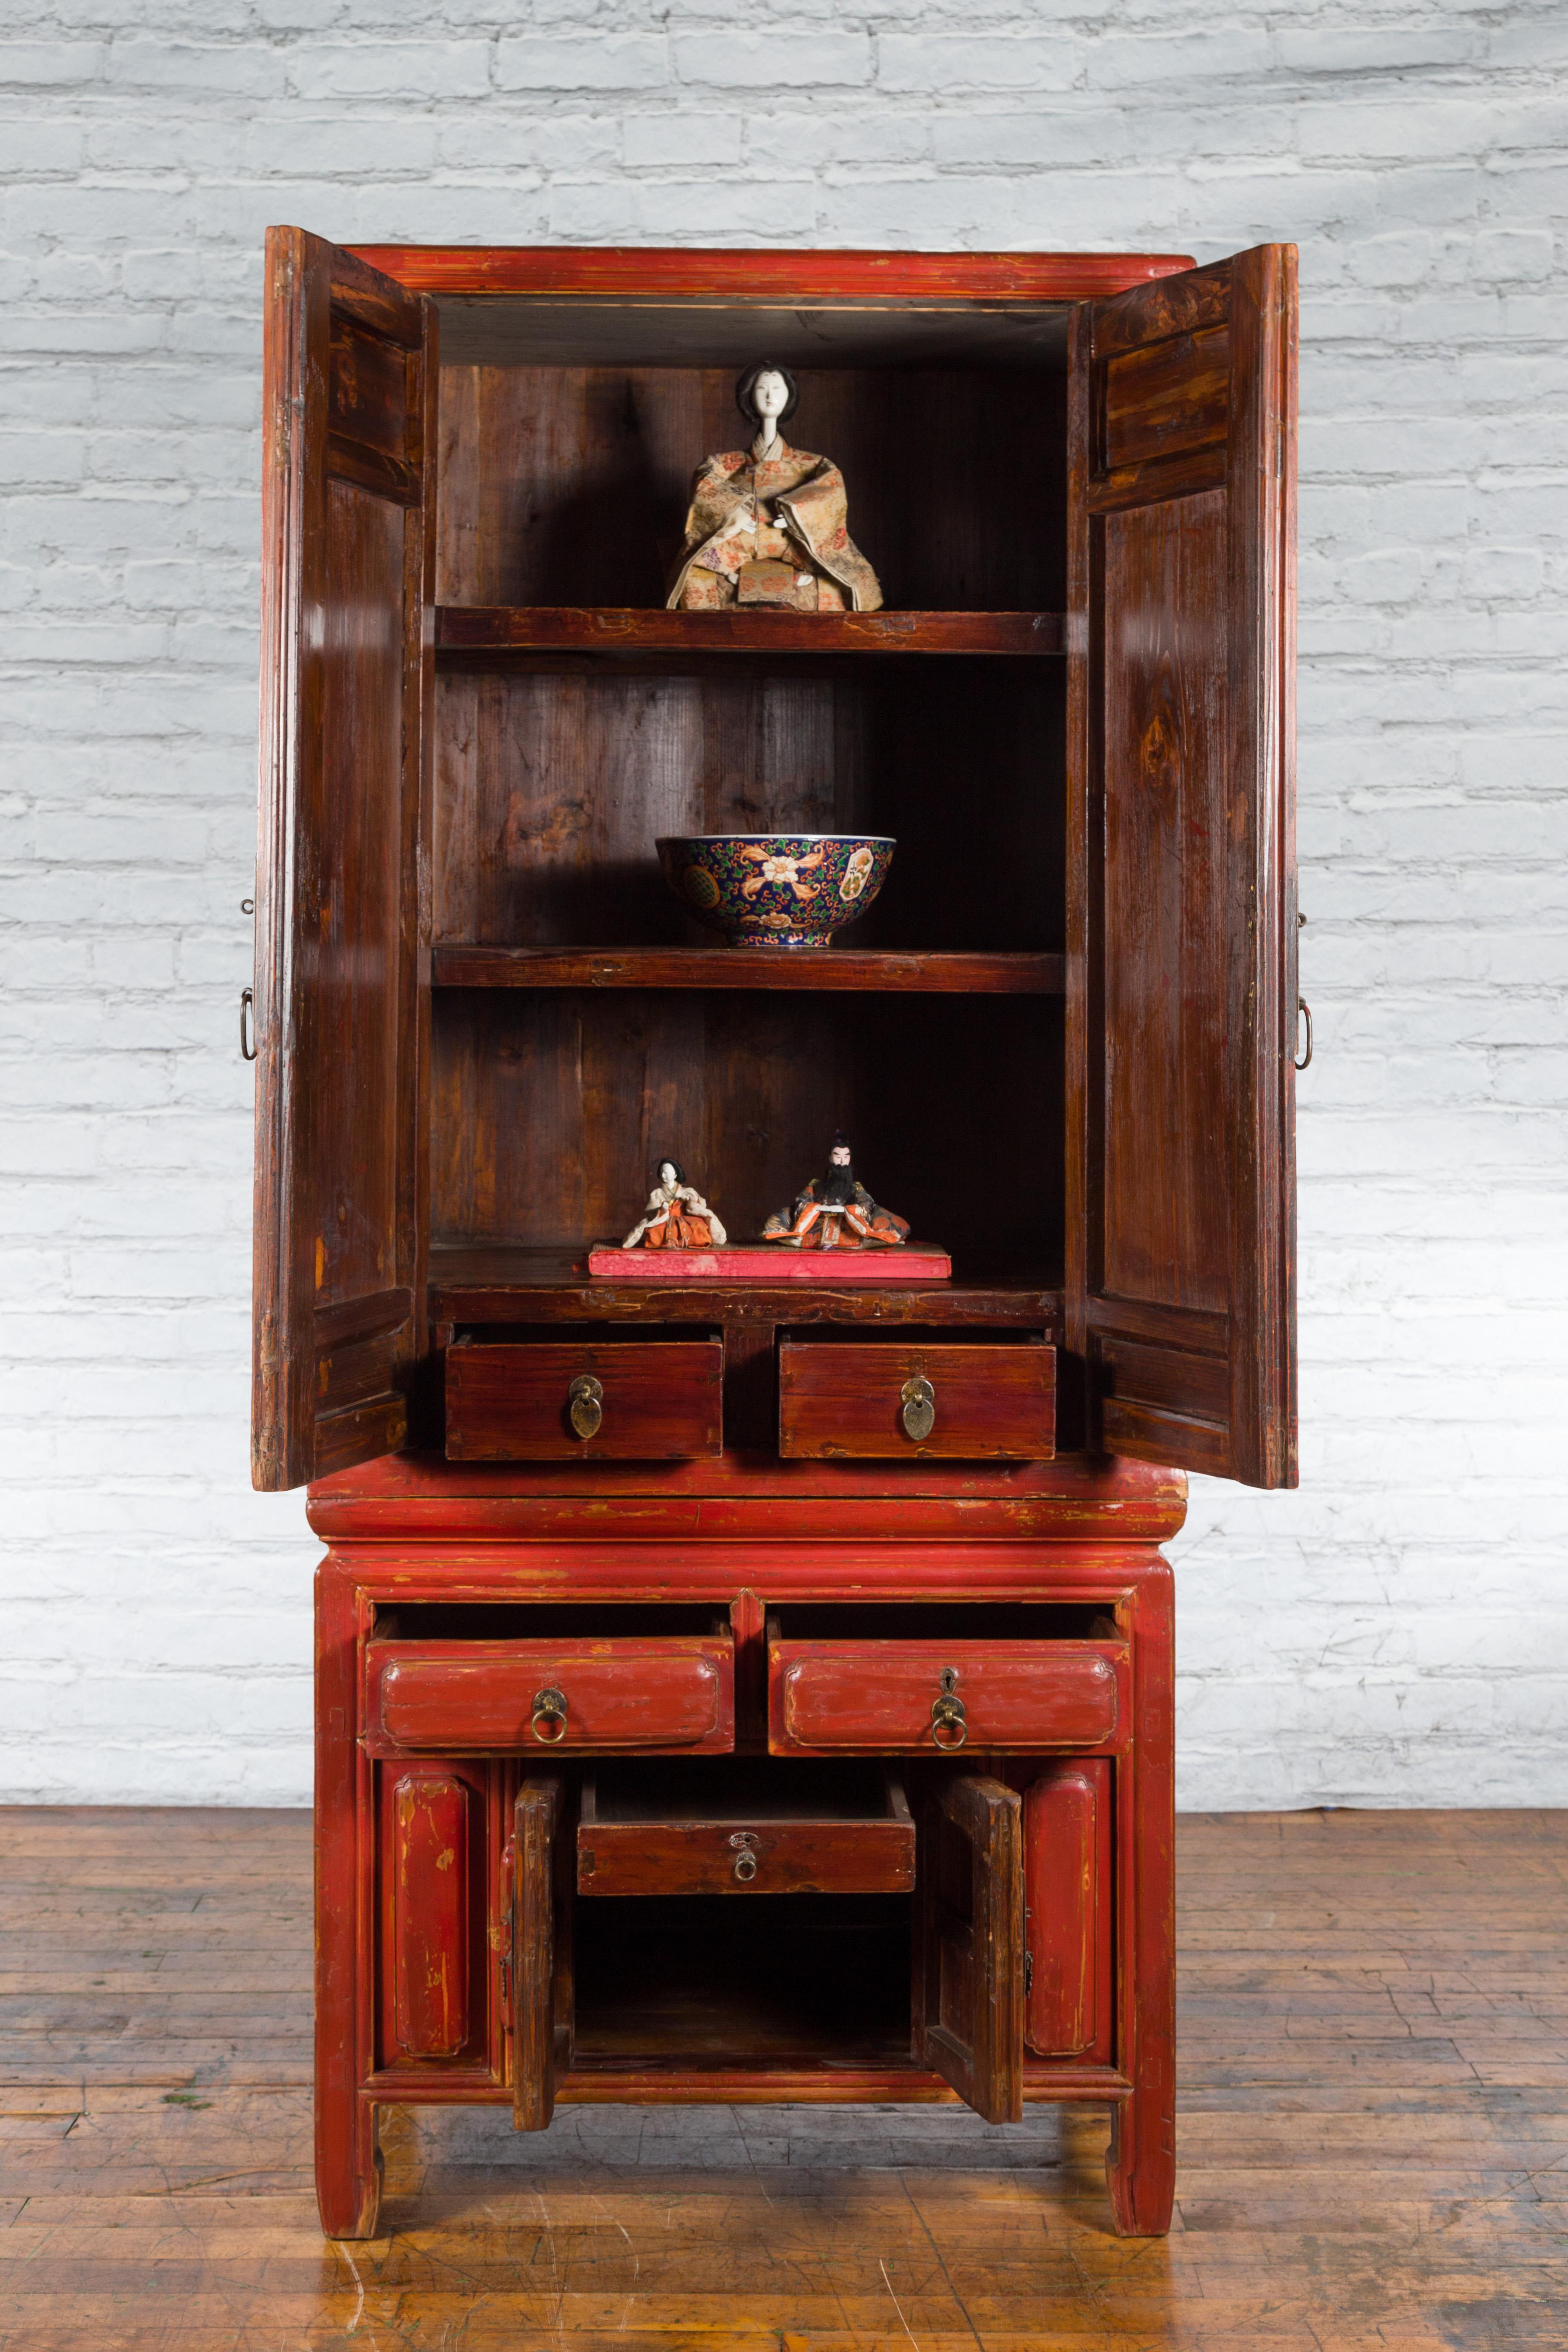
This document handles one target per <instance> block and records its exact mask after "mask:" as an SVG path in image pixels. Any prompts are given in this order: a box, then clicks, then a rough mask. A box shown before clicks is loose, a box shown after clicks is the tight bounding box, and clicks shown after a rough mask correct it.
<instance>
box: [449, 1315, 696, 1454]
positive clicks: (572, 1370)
mask: <svg viewBox="0 0 1568 2352" xmlns="http://www.w3.org/2000/svg"><path fill="white" fill-rule="evenodd" d="M584 1377H588V1378H591V1379H594V1380H596V1381H598V1383H599V1385H600V1387H601V1389H602V1390H603V1391H604V1393H603V1396H602V1398H601V1400H600V1411H601V1412H602V1414H603V1419H602V1421H601V1423H600V1424H599V1427H598V1429H597V1430H596V1431H595V1433H594V1434H593V1435H592V1436H589V1437H580V1436H579V1435H578V1434H577V1432H576V1431H575V1429H574V1427H573V1425H572V1423H571V1419H570V1391H571V1387H572V1383H573V1381H575V1380H578V1379H580V1378H584ZM723 1380H724V1349H723V1343H722V1341H721V1340H718V1339H668V1340H661V1341H659V1342H658V1343H657V1344H655V1343H653V1342H651V1341H647V1340H635V1339H634V1340H629V1341H626V1342H625V1343H617V1342H615V1341H610V1342H605V1341H603V1340H599V1339H581V1340H571V1341H567V1340H563V1341H562V1342H561V1343H560V1344H558V1345H557V1344H552V1343H546V1344H541V1343H537V1342H536V1343H533V1344H531V1345H524V1346H521V1347H508V1346H505V1345H496V1346H491V1345H489V1344H487V1343H485V1342H482V1341H481V1342H478V1343H472V1342H465V1343H464V1344H463V1345H462V1346H460V1347H456V1348H452V1349H448V1350H447V1458H448V1459H449V1460H450V1461H453V1462H552V1461H584V1462H656V1461H663V1460H669V1459H677V1460H682V1461H694V1460H699V1459H700V1458H701V1457H702V1456H704V1455H710V1454H719V1453H721V1452H722V1450H723V1444H724V1391H723Z"/></svg>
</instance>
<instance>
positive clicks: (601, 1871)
mask: <svg viewBox="0 0 1568 2352" xmlns="http://www.w3.org/2000/svg"><path fill="white" fill-rule="evenodd" d="M914 1883H915V1825H914V1822H913V1821H912V1819H911V1818H910V1809H909V1806H908V1804H907V1803H906V1802H905V1800H904V1791H903V1788H902V1785H901V1783H900V1781H899V1780H897V1779H896V1778H895V1777H894V1776H893V1775H892V1774H890V1773H888V1772H881V1771H877V1770H875V1769H870V1768H868V1767H864V1766H858V1765H850V1766H844V1765H837V1766H833V1767H831V1768H829V1769H827V1770H819V1769H815V1768H814V1767H813V1766H811V1765H809V1764H787V1765H778V1764H770V1763H768V1762H766V1761H764V1760H763V1759H751V1758H747V1759H742V1760H739V1761H737V1762H736V1763H734V1764H733V1765H731V1766H729V1767H726V1768H721V1769H716V1768H714V1767H712V1766H698V1767H695V1768H691V1769H685V1770H683V1769H681V1768H680V1767H679V1765H668V1766H660V1765H657V1764H655V1765H650V1766H647V1767H645V1768H640V1769H637V1771H636V1772H635V1773H633V1772H630V1771H626V1770H623V1771H620V1772H615V1771H613V1770H612V1771H610V1772H604V1773H597V1774H594V1775H591V1776H589V1777H587V1778H585V1779H584V1782H583V1790H582V1804H581V1811H580V1812H579V1814H578V1827H577V1892H578V1894H579V1895H747V1894H752V1895H907V1894H908V1893H909V1891H910V1888H911V1887H912V1886H913V1885H914Z"/></svg>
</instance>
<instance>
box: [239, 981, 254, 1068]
mask: <svg viewBox="0 0 1568 2352" xmlns="http://www.w3.org/2000/svg"><path fill="white" fill-rule="evenodd" d="M239 1058H240V1060H241V1061H242V1062H254V1061H255V1059H256V991H255V989H254V988H242V989H241V990H240V992H239Z"/></svg>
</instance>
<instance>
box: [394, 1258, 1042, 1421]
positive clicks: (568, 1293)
mask: <svg viewBox="0 0 1568 2352" xmlns="http://www.w3.org/2000/svg"><path fill="white" fill-rule="evenodd" d="M430 1265H431V1276H432V1279H431V1290H430V1311H431V1315H432V1317H433V1318H446V1319H448V1320H451V1321H455V1322H458V1323H473V1324H481V1323H557V1322H565V1323H581V1322H608V1323H648V1324H658V1323H692V1322H708V1321H718V1322H721V1323H723V1324H724V1325H725V1326H726V1328H729V1327H731V1326H732V1325H749V1326H751V1327H752V1328H755V1327H757V1326H759V1325H762V1326H766V1325H769V1324H777V1323H817V1322H828V1323H841V1324H853V1323H876V1324H889V1325H892V1324H898V1323H931V1324H935V1325H939V1326H942V1327H945V1328H951V1327H952V1326H953V1325H955V1324H984V1323H999V1324H1004V1325H1007V1326H1010V1327H1016V1326H1018V1325H1029V1326H1036V1325H1037V1326H1041V1327H1051V1326H1054V1325H1055V1324H1056V1323H1057V1322H1058V1320H1059V1318H1060V1314H1061V1292H1060V1290H1059V1288H1058V1287H1057V1286H1055V1285H1053V1284H1052V1283H1051V1282H1050V1280H1049V1279H1047V1273H1046V1270H1045V1269H1044V1268H1038V1267H1037V1268H1036V1269H1034V1270H1033V1271H1031V1270H1030V1269H1029V1268H1028V1267H1027V1266H1020V1267H1018V1268H1016V1270H1013V1271H1008V1270H1006V1269H1005V1268H1001V1269H998V1270H996V1271H995V1272H994V1273H990V1274H986V1273H984V1272H975V1273H965V1272H964V1270H963V1268H962V1266H961V1268H960V1270H959V1272H958V1273H957V1274H956V1275H955V1276H954V1277H953V1279H952V1281H951V1282H946V1283H936V1284H933V1283H917V1284H915V1285H913V1286H911V1287H910V1289H909V1290H907V1291H900V1290H898V1289H897V1288H893V1289H891V1290H889V1286H887V1285H886V1284H883V1283H877V1284H868V1285H867V1286H865V1287H864V1288H863V1289H862V1288H858V1287H857V1286H856V1285H855V1284H854V1283H847V1282H824V1283H821V1284H818V1285H816V1286H813V1285H812V1284H810V1283H804V1282H787V1283H786V1282H782V1281H781V1282H776V1283H770V1282H766V1281H763V1279H761V1278H760V1277H758V1278H755V1279H752V1280H749V1281H747V1282H746V1283H744V1284H742V1285H741V1286H731V1285H728V1284H725V1283H722V1282H702V1283H692V1284H690V1285H689V1286H685V1285H681V1284H679V1283H664V1282H643V1283H634V1282H624V1283H617V1282H610V1281H593V1280H590V1279H589V1276H588V1268H587V1258H586V1255H585V1254H584V1253H581V1252H574V1251H573V1250H570V1249H564V1248H560V1247H557V1248H554V1249H550V1248H528V1247H521V1246H518V1245H516V1244H507V1243H494V1244H489V1243H455V1242H454V1243H444V1244H440V1245H439V1246H438V1247H437V1248H436V1249H435V1250H433V1251H432V1253H431V1259H430ZM772 1435H773V1431H772V1428H771V1427H770V1429H769V1432H768V1436H769V1439H770V1443H771V1440H772Z"/></svg>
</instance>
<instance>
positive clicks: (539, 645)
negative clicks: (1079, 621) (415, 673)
mask: <svg viewBox="0 0 1568 2352" xmlns="http://www.w3.org/2000/svg"><path fill="white" fill-rule="evenodd" d="M1066 647H1067V627H1066V619H1065V616H1064V615H1063V614H1060V613H778V612H768V611H765V610H763V611H757V610H750V611H744V612H742V611H740V610H738V609H737V610H733V611H730V612H725V613H670V612H666V611H664V610H663V609H662V608H654V609H651V610H650V609H647V608H646V607H643V606H637V607H632V606H627V607H625V608H622V607H619V606H616V605H609V604H605V605H587V604H442V605H439V606H437V613H436V651H437V657H438V658H440V659H442V660H443V661H444V662H446V663H447V664H448V665H450V664H454V663H459V664H460V663H462V662H465V661H471V660H473V659H475V658H479V657H484V658H487V659H489V660H492V661H493V660H496V659H498V658H499V659H504V658H505V657H506V656H509V655H531V654H551V653H570V654H620V655H626V654H664V655H668V654H856V653H861V654H864V653H873V654H1001V655H1007V656H1017V655H1030V654H1059V653H1063V652H1065V650H1066Z"/></svg>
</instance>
